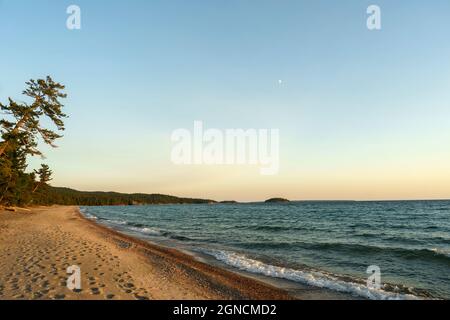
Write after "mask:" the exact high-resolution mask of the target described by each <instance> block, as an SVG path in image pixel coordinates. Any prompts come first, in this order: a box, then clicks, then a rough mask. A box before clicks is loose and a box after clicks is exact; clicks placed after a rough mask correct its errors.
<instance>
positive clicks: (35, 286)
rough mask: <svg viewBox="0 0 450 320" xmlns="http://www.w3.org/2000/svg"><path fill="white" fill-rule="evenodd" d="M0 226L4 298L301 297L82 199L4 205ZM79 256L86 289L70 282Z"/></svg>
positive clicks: (0, 282) (0, 281) (0, 291)
mask: <svg viewBox="0 0 450 320" xmlns="http://www.w3.org/2000/svg"><path fill="white" fill-rule="evenodd" d="M17 230H20V231H21V232H17ZM0 232H1V235H0V261H1V262H0V275H1V278H0V299H1V300H3V299H6V300H8V299H42V300H47V299H67V300H101V299H111V300H132V299H138V300H144V299H152V300H172V299H174V300H204V299H212V300H238V299H244V300H290V299H294V297H293V296H292V295H290V294H289V293H288V292H287V291H285V290H282V289H279V288H276V287H275V286H272V285H270V284H267V283H264V282H262V281H259V280H258V279H256V278H250V277H247V276H245V275H240V274H238V273H235V272H232V271H229V270H226V269H223V268H220V267H218V266H215V265H210V264H208V263H204V262H201V261H198V260H197V259H195V257H193V256H190V255H189V254H187V253H184V252H182V251H180V250H177V249H174V248H169V247H162V246H159V245H157V244H154V243H150V242H147V241H144V240H141V239H138V238H135V237H132V236H128V235H125V234H123V233H121V232H118V231H116V230H113V229H110V228H108V227H106V226H103V225H101V224H98V223H96V222H94V221H92V220H89V219H88V218H86V217H84V216H83V215H82V214H81V212H80V211H79V208H78V207H65V206H58V207H49V208H34V209H31V212H30V211H25V212H21V211H18V212H8V211H2V212H0ZM72 264H73V265H79V266H80V269H81V282H82V289H81V291H79V292H73V291H71V290H69V289H68V288H67V287H66V281H67V277H68V276H69V274H67V272H66V271H67V270H66V269H67V267H69V266H70V265H72Z"/></svg>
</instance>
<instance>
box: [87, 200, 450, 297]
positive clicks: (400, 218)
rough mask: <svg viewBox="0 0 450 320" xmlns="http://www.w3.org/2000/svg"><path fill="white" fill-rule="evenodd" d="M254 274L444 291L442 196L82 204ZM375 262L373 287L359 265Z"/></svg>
mask: <svg viewBox="0 0 450 320" xmlns="http://www.w3.org/2000/svg"><path fill="white" fill-rule="evenodd" d="M81 210H82V212H83V213H84V214H85V215H86V216H87V217H88V218H91V219H96V220H97V222H99V223H102V224H105V225H107V226H109V227H112V228H115V229H118V230H121V231H125V232H126V231H129V232H131V233H132V234H133V235H137V236H139V237H141V238H143V239H147V240H150V241H154V242H160V243H161V242H165V243H168V242H170V243H172V244H173V245H174V246H179V247H180V248H184V249H188V250H191V251H192V252H198V253H201V254H203V255H207V256H209V257H211V258H214V259H216V260H217V261H220V262H221V263H224V264H226V265H228V266H229V267H230V268H235V269H236V270H242V271H245V272H250V273H253V274H258V275H263V276H266V277H273V278H277V279H285V280H289V281H292V282H295V283H301V284H303V285H310V286H315V287H320V288H327V289H331V290H335V291H338V292H344V293H347V294H351V295H353V296H355V297H362V298H370V299H410V298H444V299H450V201H392V202H291V203H280V204H264V203H252V204H214V205H207V204H205V205H164V206H162V205H161V206H159V205H155V206H129V207H83V208H81ZM369 266H378V267H379V268H380V272H381V274H380V277H381V289H376V288H368V287H367V285H366V279H367V277H368V276H369V275H368V274H367V273H366V271H367V268H368V267H369Z"/></svg>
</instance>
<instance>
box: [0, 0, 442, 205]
mask: <svg viewBox="0 0 450 320" xmlns="http://www.w3.org/2000/svg"><path fill="white" fill-rule="evenodd" d="M71 4H77V5H78V6H80V8H81V13H82V29H81V30H79V31H69V30H67V29H66V26H65V23H66V18H67V14H66V8H67V7H68V6H69V5H71ZM370 4H377V5H379V6H380V7H381V10H382V11H381V12H382V30H380V31H369V30H368V29H367V28H366V18H367V14H366V8H367V7H368V6H369V5H370ZM449 39H450V2H449V1H448V0H435V1H431V2H426V1H422V0H420V1H419V0H411V1H376V0H375V1H363V0H354V1H331V0H329V1H300V0H296V1H279V0H271V1H265V0H262V1H247V0H240V1H236V0H227V1H225V0H221V1H218V0H208V1H198V0H194V1H181V0H180V1H158V0H153V1H144V0H142V1H137V0H131V1H101V0H95V1H77V0H75V1H59V0H58V1H57V0H53V1H42V0H33V1H31V0H30V1H23V0H10V1H5V0H3V1H1V0H0V40H1V46H0V47H1V49H0V52H1V53H0V57H1V59H0V71H1V77H0V100H1V101H5V99H6V97H8V96H12V97H13V98H17V99H19V98H20V94H19V93H20V92H21V90H22V89H23V85H24V82H25V81H26V80H27V79H30V78H38V77H44V76H45V75H51V76H52V77H53V78H54V79H55V80H57V81H60V82H62V83H64V84H65V85H66V86H67V92H68V94H69V99H67V101H66V105H67V110H66V111H67V113H68V114H69V115H70V119H69V120H68V121H67V131H66V133H65V134H66V137H65V138H64V139H63V140H61V141H60V142H59V145H60V146H61V147H60V148H59V149H56V150H47V149H46V154H47V157H48V159H47V160H46V161H47V163H49V164H50V166H51V167H52V168H53V170H54V171H55V180H54V182H53V184H54V185H65V186H70V187H75V188H79V189H86V190H118V191H125V192H164V193H172V194H177V195H184V196H202V197H213V198H216V199H219V200H220V199H239V200H257V199H264V198H265V197H267V196H275V195H279V196H286V197H290V198H296V199H303V198H309V199H379V198H386V199H387V198H418V197H419V198H442V197H446V198H450V164H449V163H450V147H449V146H450V129H449V128H450V41H449ZM278 80H282V84H279V82H278ZM194 120H202V121H204V123H205V124H206V126H208V127H215V128H279V129H280V131H281V159H280V160H281V171H280V174H279V175H277V176H275V177H262V176H260V175H259V173H258V169H256V168H255V169H253V168H247V167H244V168H223V167H215V168H209V167H208V168H203V167H198V168H197V167H196V168H192V167H175V166H173V165H172V163H171V162H170V148H171V142H170V139H169V137H170V134H171V132H172V130H174V129H176V128H180V127H186V128H190V127H192V124H193V121H194ZM37 160H39V159H37ZM37 160H36V161H35V165H36V164H37V163H38V162H39V161H37ZM236 185H239V186H240V187H236Z"/></svg>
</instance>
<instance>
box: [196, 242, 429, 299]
mask: <svg viewBox="0 0 450 320" xmlns="http://www.w3.org/2000/svg"><path fill="white" fill-rule="evenodd" d="M201 251H202V252H203V253H206V254H209V255H211V256H213V257H214V258H216V259H217V260H219V261H221V262H224V263H225V264H227V265H229V266H231V267H234V268H237V269H240V270H243V271H247V272H251V273H255V274H261V275H264V276H268V277H272V278H279V279H287V280H291V281H295V282H299V283H303V284H306V285H309V286H314V287H319V288H326V289H331V290H334V291H338V292H343V293H350V294H353V295H356V296H359V297H363V298H366V299H371V300H416V299H420V297H418V296H415V295H413V294H407V293H396V292H390V291H385V290H383V289H375V288H369V287H367V285H366V284H365V283H363V282H362V281H361V283H358V282H356V281H355V282H352V281H344V280H341V279H339V278H338V277H337V276H333V275H330V274H326V273H323V272H318V271H302V270H296V269H291V268H284V267H279V266H274V265H269V264H265V263H264V262H261V261H258V260H254V259H251V258H248V257H246V256H244V255H241V254H238V253H235V252H229V251H223V250H201ZM386 287H387V286H386Z"/></svg>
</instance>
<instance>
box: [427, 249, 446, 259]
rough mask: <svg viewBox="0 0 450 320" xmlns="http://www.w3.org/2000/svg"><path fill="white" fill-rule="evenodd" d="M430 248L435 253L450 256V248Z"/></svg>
mask: <svg viewBox="0 0 450 320" xmlns="http://www.w3.org/2000/svg"><path fill="white" fill-rule="evenodd" d="M430 250H431V251H433V252H434V253H435V254H439V255H443V256H447V257H449V258H450V251H449V250H445V249H440V248H433V249H430Z"/></svg>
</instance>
